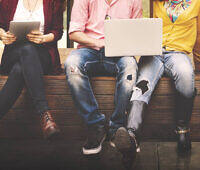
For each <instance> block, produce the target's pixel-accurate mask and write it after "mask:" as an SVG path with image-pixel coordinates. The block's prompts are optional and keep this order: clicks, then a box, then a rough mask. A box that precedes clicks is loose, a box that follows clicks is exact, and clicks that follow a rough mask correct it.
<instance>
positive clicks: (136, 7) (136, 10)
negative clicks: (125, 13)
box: [131, 0, 143, 19]
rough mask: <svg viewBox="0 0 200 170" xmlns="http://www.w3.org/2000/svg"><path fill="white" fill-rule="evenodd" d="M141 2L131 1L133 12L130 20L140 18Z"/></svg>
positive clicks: (138, 0)
mask: <svg viewBox="0 0 200 170" xmlns="http://www.w3.org/2000/svg"><path fill="white" fill-rule="evenodd" d="M142 11H143V10H142V0H133V10H132V17H131V18H133V19H134V18H142Z"/></svg>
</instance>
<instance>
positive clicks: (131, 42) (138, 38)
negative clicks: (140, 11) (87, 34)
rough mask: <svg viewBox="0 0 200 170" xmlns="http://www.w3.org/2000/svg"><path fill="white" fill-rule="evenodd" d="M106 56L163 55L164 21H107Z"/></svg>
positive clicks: (153, 19) (148, 19)
mask: <svg viewBox="0 0 200 170" xmlns="http://www.w3.org/2000/svg"><path fill="white" fill-rule="evenodd" d="M104 31H105V55H106V56H107V57H117V56H148V55H161V54H162V19H160V18H141V19H111V20H105V23H104Z"/></svg>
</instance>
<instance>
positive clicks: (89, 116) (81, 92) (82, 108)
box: [65, 48, 105, 154]
mask: <svg viewBox="0 0 200 170" xmlns="http://www.w3.org/2000/svg"><path fill="white" fill-rule="evenodd" d="M99 61H100V56H99V52H98V51H97V50H93V49H89V48H82V49H78V50H75V51H73V52H72V53H71V54H70V55H69V56H68V57H67V59H66V61H65V71H66V79H67V82H68V85H69V88H70V90H71V93H72V98H73V100H74V103H75V105H76V108H77V109H78V113H79V114H80V115H81V117H82V118H83V119H84V121H85V123H86V124H87V126H88V137H87V141H86V144H85V145H84V147H83V154H96V153H99V152H100V151H101V147H102V146H101V144H102V142H103V140H104V137H105V131H104V123H105V116H104V115H103V114H101V113H99V111H98V104H97V101H96V99H95V96H94V94H93V91H92V88H91V85H90V81H89V77H88V73H89V72H96V71H97V70H98V68H99V66H100V62H99Z"/></svg>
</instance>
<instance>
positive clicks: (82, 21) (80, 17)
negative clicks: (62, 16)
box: [69, 0, 89, 34]
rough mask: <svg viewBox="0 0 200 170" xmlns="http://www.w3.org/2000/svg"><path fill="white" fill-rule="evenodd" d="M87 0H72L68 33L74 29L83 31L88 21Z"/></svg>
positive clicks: (74, 30)
mask: <svg viewBox="0 0 200 170" xmlns="http://www.w3.org/2000/svg"><path fill="white" fill-rule="evenodd" d="M88 6H89V3H88V0H74V4H73V7H72V12H71V21H70V27H69V34H70V33H72V32H76V31H81V32H84V30H85V25H86V23H87V21H88Z"/></svg>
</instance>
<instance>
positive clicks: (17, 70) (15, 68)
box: [11, 63, 22, 75]
mask: <svg viewBox="0 0 200 170" xmlns="http://www.w3.org/2000/svg"><path fill="white" fill-rule="evenodd" d="M11 74H15V75H21V74H22V68H21V66H20V64H19V63H16V64H15V65H14V66H13V68H12V70H11Z"/></svg>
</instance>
